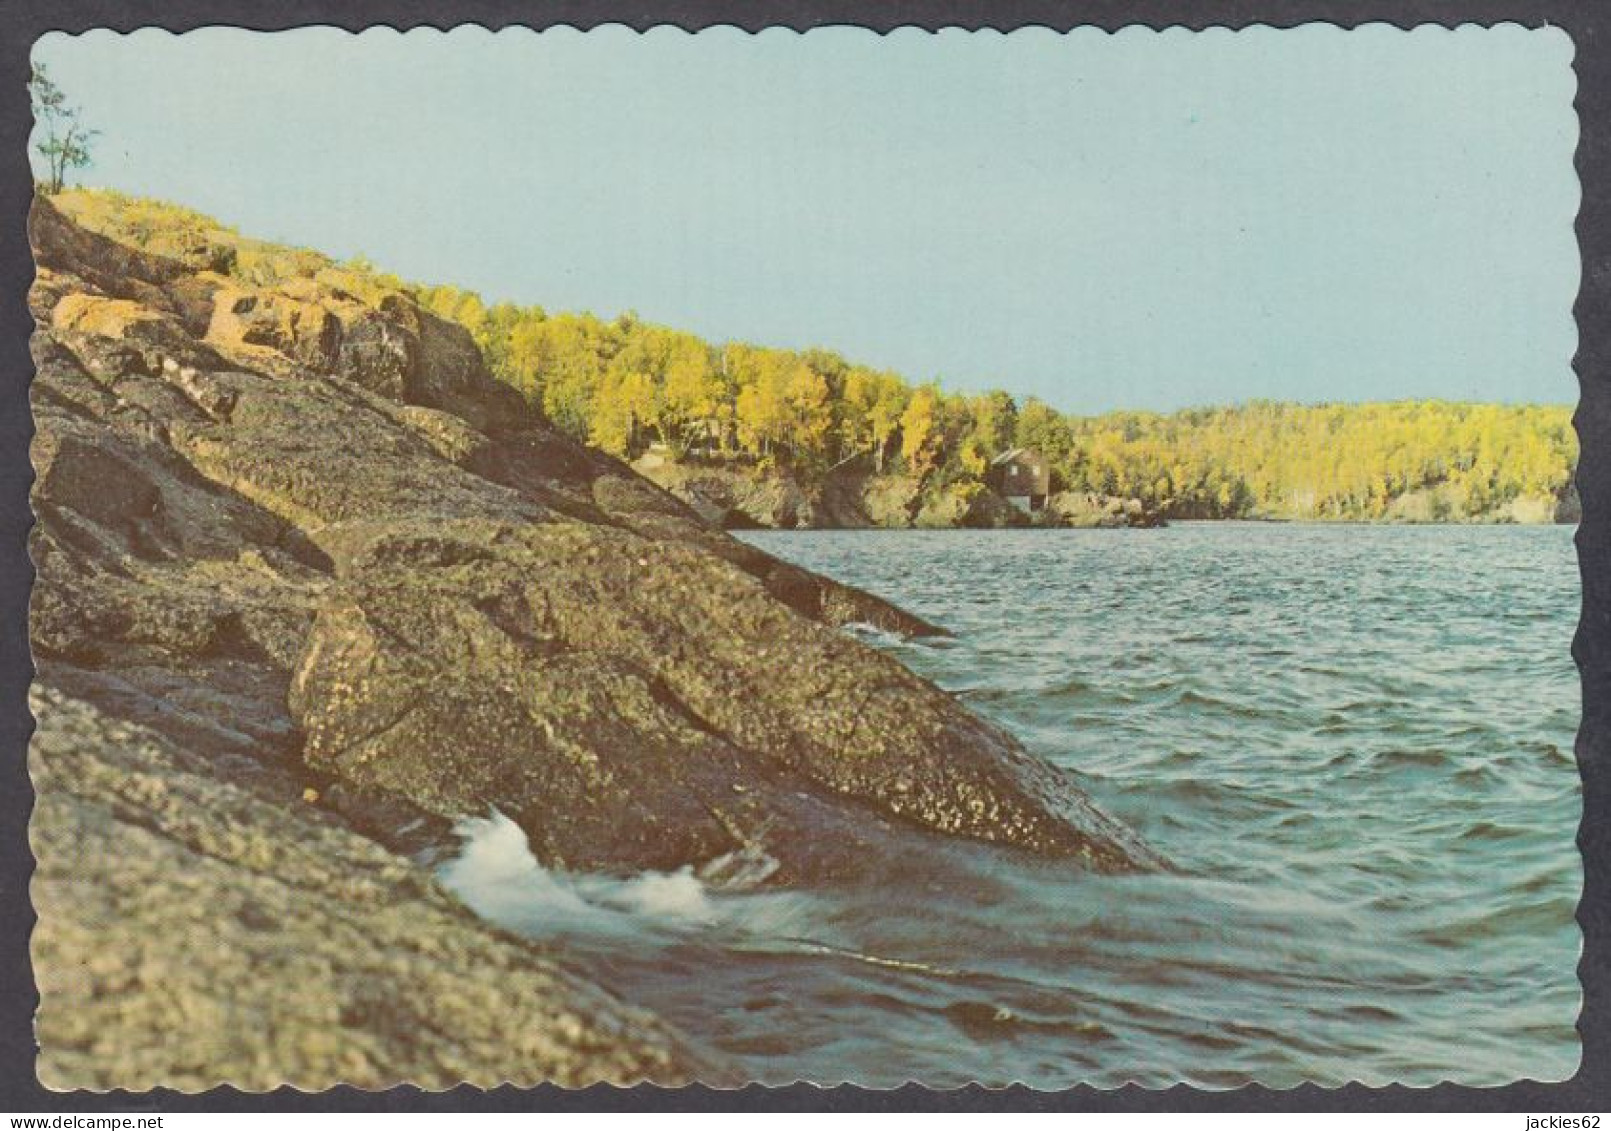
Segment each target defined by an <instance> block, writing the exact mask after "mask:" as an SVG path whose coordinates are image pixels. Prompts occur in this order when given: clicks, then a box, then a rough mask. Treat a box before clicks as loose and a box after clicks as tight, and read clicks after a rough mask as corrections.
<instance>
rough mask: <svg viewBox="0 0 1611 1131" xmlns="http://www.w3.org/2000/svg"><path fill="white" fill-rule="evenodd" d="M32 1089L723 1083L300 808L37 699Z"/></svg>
mask: <svg viewBox="0 0 1611 1131" xmlns="http://www.w3.org/2000/svg"><path fill="white" fill-rule="evenodd" d="M31 707H32V709H33V712H34V715H35V717H36V718H37V719H38V720H39V728H38V730H37V732H36V733H35V735H34V739H33V747H32V751H31V755H30V766H31V768H32V771H33V779H34V789H35V792H36V795H37V800H36V802H35V808H34V815H33V821H32V823H31V826H30V841H31V845H32V850H33V854H34V857H35V859H36V860H37V868H36V871H35V873H34V877H33V882H32V887H31V889H30V893H31V896H32V899H33V904H34V908H35V910H36V912H37V913H38V916H39V922H38V924H37V926H36V927H35V928H34V932H33V936H32V950H33V963H34V972H35V977H36V979H37V981H38V986H39V994H40V1004H39V1013H38V1017H37V1033H38V1039H39V1044H40V1058H39V1074H40V1078H41V1079H42V1081H43V1082H44V1083H45V1085H46V1086H47V1087H51V1088H58V1089H76V1088H86V1089H90V1090H96V1091H103V1090H106V1089H110V1088H127V1089H130V1090H136V1091H139V1090H144V1089H148V1088H152V1087H159V1086H160V1087H169V1088H177V1089H179V1090H181V1091H197V1090H200V1089H205V1088H212V1087H217V1086H219V1085H224V1084H228V1085H232V1086H234V1087H237V1088H241V1089H244V1090H246V1091H266V1090H269V1089H272V1088H277V1087H281V1086H284V1085H290V1086H291V1087H294V1088H301V1089H304V1090H317V1089H325V1088H330V1087H334V1086H336V1085H338V1084H352V1085H355V1086H357V1087H360V1088H386V1087H390V1086H392V1085H396V1084H413V1085H416V1086H418V1087H421V1088H426V1089H441V1088H448V1087H453V1086H455V1085H457V1084H460V1083H469V1084H472V1085H477V1086H480V1087H493V1086H496V1085H498V1084H501V1083H504V1082H513V1083H515V1084H519V1085H527V1086H529V1085H533V1084H538V1083H542V1082H544V1081H552V1082H555V1083H559V1084H562V1085H565V1086H567V1087H582V1086H586V1085H588V1084H593V1083H598V1082H600V1081H609V1082H614V1083H622V1084H631V1083H637V1082H640V1081H643V1080H652V1081H656V1082H659V1083H665V1084H677V1083H686V1082H689V1081H691V1080H694V1079H698V1080H703V1081H707V1082H709V1081H712V1080H714V1081H716V1082H720V1081H722V1080H724V1079H731V1077H732V1072H731V1070H730V1069H728V1068H727V1067H726V1066H724V1065H723V1063H722V1062H721V1061H720V1060H719V1059H716V1058H714V1057H712V1056H710V1055H708V1054H705V1053H702V1052H699V1051H697V1050H696V1049H695V1048H694V1047H692V1046H691V1045H690V1044H689V1043H688V1042H687V1041H686V1040H685V1039H683V1038H682V1037H680V1036H678V1035H677V1034H675V1033H674V1032H672V1031H671V1030H669V1029H668V1028H667V1027H666V1026H665V1025H663V1024H662V1023H660V1022H659V1021H657V1020H656V1019H655V1018H653V1017H651V1016H649V1015H648V1014H646V1013H644V1012H643V1011H641V1010H637V1009H633V1008H631V1007H630V1006H627V1005H625V1004H623V1003H622V1002H620V1001H618V1000H616V999H615V998H613V997H611V996H610V995H609V994H608V993H606V992H605V991H603V990H601V989H599V988H598V987H596V986H592V985H589V984H588V983H586V982H584V981H583V980H581V979H580V978H578V977H576V976H575V975H573V974H570V973H568V972H566V971H565V970H563V969H561V968H560V967H558V966H557V965H556V964H555V963H554V962H553V961H552V960H551V959H549V958H548V957H546V956H544V955H543V954H542V953H541V952H539V951H538V950H536V949H535V948H533V947H532V946H529V945H527V944H524V943H522V942H520V941H518V940H516V939H512V938H510V937H508V936H506V935H503V934H501V933H498V932H496V931H493V930H491V929H489V928H488V927H486V926H485V925H483V924H482V923H481V922H479V921H478V920H476V919H475V918H474V917H473V916H472V915H471V914H470V913H469V912H468V911H466V910H465V909H464V908H463V907H461V906H460V905H459V904H458V903H457V902H455V901H454V900H453V899H451V898H450V897H449V896H447V895H446V894H445V893H444V892H442V891H441V890H439V889H438V888H437V886H436V884H435V883H434V882H433V881H432V880H431V878H430V877H429V876H428V874H426V873H425V872H422V871H421V870H420V869H419V868H417V867H415V866H414V865H412V864H410V863H409V862H408V861H407V860H404V859H402V858H400V857H397V856H394V855H392V854H391V853H389V852H387V851H385V850H384V849H382V848H380V847H379V846H378V845H376V844H374V843H373V842H372V841H369V840H366V839H365V838H363V837H361V836H358V835H356V834H355V833H353V832H350V831H348V830H347V829H346V828H345V827H343V825H342V823H341V822H340V821H339V820H337V819H336V818H335V817H334V816H333V815H331V814H329V813H327V812H324V811H323V810H321V809H320V808H318V807H316V806H315V805H313V804H310V803H308V802H307V801H305V800H304V797H305V796H306V795H305V793H304V789H305V788H306V786H305V784H304V783H303V782H302V781H301V780H299V779H298V778H296V777H295V776H294V775H293V774H290V773H287V772H275V771H272V770H270V769H267V768H263V767H253V766H252V765H251V764H250V763H242V764H240V765H237V766H236V767H234V768H233V770H232V771H231V772H230V773H228V774H227V775H226V774H223V773H220V772H219V767H218V765H217V762H216V757H215V756H214V755H212V754H208V753H203V752H200V751H197V750H190V749H185V748H183V747H180V746H177V745H175V744H174V743H172V742H170V741H168V740H166V739H164V738H163V737H161V736H160V735H158V734H157V733H155V732H153V731H151V730H149V729H147V728H145V727H142V726H139V725H137V724H132V723H129V722H127V721H123V720H120V719H118V718H116V717H115V716H112V715H108V714H107V713H105V712H103V711H101V710H98V709H97V708H95V707H93V706H91V705H90V704H88V703H86V702H85V701H83V700H81V699H77V698H73V697H70V696H67V695H64V694H62V693H60V692H58V691H54V690H46V689H39V690H36V692H35V694H34V696H33V697H32V699H31Z"/></svg>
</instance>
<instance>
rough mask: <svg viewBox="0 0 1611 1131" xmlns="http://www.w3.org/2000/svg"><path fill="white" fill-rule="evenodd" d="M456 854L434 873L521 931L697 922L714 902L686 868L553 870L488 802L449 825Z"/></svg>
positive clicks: (486, 913)
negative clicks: (483, 810) (621, 873)
mask: <svg viewBox="0 0 1611 1131" xmlns="http://www.w3.org/2000/svg"><path fill="white" fill-rule="evenodd" d="M454 832H455V833H457V834H458V836H459V837H460V839H461V841H462V842H463V844H462V847H461V848H460V850H459V853H458V855H456V856H455V857H453V858H452V859H451V860H449V861H447V862H446V863H445V864H443V865H442V866H441V867H440V868H439V869H437V878H438V879H439V880H440V881H441V882H442V884H443V886H445V887H446V888H447V889H448V890H449V891H451V892H452V893H453V894H454V895H456V896H458V897H459V899H460V900H462V901H463V902H464V904H465V906H467V907H469V908H470V910H472V911H474V912H475V913H476V914H477V915H480V916H481V917H482V918H484V919H487V920H489V921H491V922H493V923H496V924H498V925H499V926H502V927H505V928H508V929H510V930H514V931H519V932H520V933H522V934H526V935H547V934H557V933H570V932H578V931H580V932H589V931H611V930H617V929H630V928H631V927H633V926H634V925H635V923H634V921H636V920H645V919H647V920H654V921H656V922H659V923H666V924H672V925H676V924H701V923H707V922H710V921H711V920H713V919H714V918H715V911H714V908H713V907H712V906H711V902H710V899H709V897H708V896H707V894H706V891H705V886H704V885H703V884H702V883H700V881H699V879H698V877H696V876H695V875H694V873H693V870H692V869H691V868H679V869H678V870H677V871H675V872H643V873H641V874H639V875H636V876H628V877H624V878H620V877H612V876H597V875H592V876H568V875H565V874H563V873H558V872H551V871H549V870H548V869H546V868H544V867H543V866H542V865H541V864H540V863H538V861H537V858H536V857H535V856H534V855H532V851H531V845H530V844H529V843H528V842H527V840H526V834H525V832H524V831H522V830H521V828H520V826H519V825H517V824H515V823H514V821H512V820H510V819H509V818H508V817H506V816H505V815H504V814H503V813H501V812H499V811H498V810H496V809H494V810H492V811H491V813H490V814H489V815H488V816H486V817H470V818H465V819H463V820H461V821H460V822H459V823H458V824H457V825H456V826H455V827H454Z"/></svg>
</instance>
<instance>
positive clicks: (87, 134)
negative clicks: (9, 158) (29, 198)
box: [28, 63, 100, 196]
mask: <svg viewBox="0 0 1611 1131" xmlns="http://www.w3.org/2000/svg"><path fill="white" fill-rule="evenodd" d="M28 96H29V101H30V102H31V103H32V105H33V113H34V122H35V124H36V125H37V126H38V129H39V131H40V133H42V134H43V135H44V136H43V137H42V138H41V139H40V140H39V141H37V142H35V143H34V150H35V151H36V152H37V153H38V154H39V155H40V156H41V157H43V158H44V159H45V169H46V175H45V183H44V186H43V187H44V191H45V193H46V194H47V195H50V196H54V195H55V194H56V193H59V192H61V191H62V189H63V188H64V187H65V185H66V183H67V173H68V170H70V169H82V168H84V167H85V166H87V165H88V164H89V163H90V143H91V142H93V141H94V140H95V138H97V137H98V136H100V131H99V130H92V129H89V128H87V127H86V126H85V125H84V123H83V120H82V117H81V111H80V110H79V108H78V107H77V106H74V105H72V104H70V103H69V102H68V101H67V96H66V95H65V94H63V93H62V90H61V88H60V87H58V86H57V85H56V84H55V83H54V82H52V81H51V78H50V75H49V74H48V73H47V72H46V70H45V65H44V64H43V63H35V64H33V66H32V67H31V68H30V70H29V72H28Z"/></svg>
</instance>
